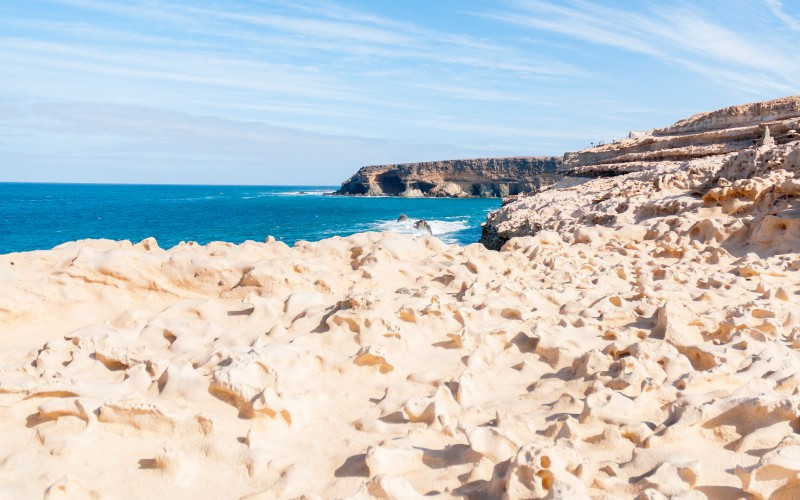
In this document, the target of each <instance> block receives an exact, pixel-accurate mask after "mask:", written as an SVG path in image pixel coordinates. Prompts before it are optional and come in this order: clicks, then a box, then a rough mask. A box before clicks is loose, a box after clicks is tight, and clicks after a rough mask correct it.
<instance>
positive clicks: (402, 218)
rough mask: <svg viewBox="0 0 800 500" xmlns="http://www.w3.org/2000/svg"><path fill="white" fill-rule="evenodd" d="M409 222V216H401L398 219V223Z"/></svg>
mask: <svg viewBox="0 0 800 500" xmlns="http://www.w3.org/2000/svg"><path fill="white" fill-rule="evenodd" d="M407 220H408V215H406V214H400V217H398V218H397V222H403V221H407Z"/></svg>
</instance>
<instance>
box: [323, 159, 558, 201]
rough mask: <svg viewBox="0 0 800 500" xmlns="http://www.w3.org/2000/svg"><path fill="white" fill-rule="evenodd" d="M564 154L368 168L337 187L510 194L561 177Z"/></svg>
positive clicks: (347, 191) (367, 191)
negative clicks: (559, 156)
mask: <svg viewBox="0 0 800 500" xmlns="http://www.w3.org/2000/svg"><path fill="white" fill-rule="evenodd" d="M560 164H561V159H560V158H556V157H549V156H532V157H512V158H475V159H466V160H447V161H432V162H423V163H401V164H396V165H376V166H369V167H363V168H361V169H360V170H359V171H358V172H356V173H355V174H354V175H353V176H352V177H350V178H349V179H347V180H346V181H344V182H343V183H342V187H341V188H340V189H339V190H338V191H337V192H336V193H337V194H344V195H366V196H386V195H388V196H407V197H419V196H431V197H448V198H466V197H486V198H488V197H505V196H509V195H516V194H520V193H531V192H535V191H537V190H538V189H540V188H542V187H543V186H547V185H550V184H552V183H554V182H556V181H557V180H558V179H559V178H560V177H561V175H560V174H559V173H558V172H557V170H558V167H559V166H560Z"/></svg>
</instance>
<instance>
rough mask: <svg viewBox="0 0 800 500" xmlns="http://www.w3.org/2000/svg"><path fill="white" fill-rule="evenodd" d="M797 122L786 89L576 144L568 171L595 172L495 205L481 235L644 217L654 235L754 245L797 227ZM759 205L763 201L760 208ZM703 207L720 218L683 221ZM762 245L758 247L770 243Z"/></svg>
mask: <svg viewBox="0 0 800 500" xmlns="http://www.w3.org/2000/svg"><path fill="white" fill-rule="evenodd" d="M798 129H800V97H786V98H783V99H777V100H774V101H767V102H760V103H753V104H745V105H740V106H732V107H728V108H724V109H721V110H718V111H714V112H709V113H700V114H697V115H694V116H692V117H690V118H687V119H684V120H681V121H678V122H677V123H675V124H674V125H672V126H669V127H666V128H661V129H653V130H650V131H647V132H641V133H631V135H630V137H629V138H628V139H625V140H623V141H619V142H616V143H612V144H607V145H603V146H600V147H595V148H591V149H585V150H583V151H579V152H575V153H567V154H565V155H564V160H563V167H562V168H563V170H564V173H565V175H566V176H568V177H576V178H578V177H582V178H584V179H586V178H595V179H594V180H590V181H588V182H585V183H582V184H580V185H574V184H575V183H574V182H573V183H572V184H573V185H571V186H566V185H563V186H562V185H558V184H557V185H555V186H554V187H552V188H549V189H545V190H542V191H541V192H539V193H536V194H535V195H532V196H526V197H521V198H520V199H517V200H514V201H512V202H511V203H507V204H505V205H504V206H503V207H502V208H501V209H500V210H498V211H495V212H492V213H491V214H489V216H488V220H487V222H486V224H485V225H484V229H483V235H482V237H481V242H482V243H483V244H484V245H486V246H487V247H489V248H495V249H497V248H500V247H501V246H502V245H503V244H504V243H505V242H506V241H508V240H509V239H510V238H512V237H515V236H525V235H532V234H535V233H537V232H539V231H541V230H544V229H551V230H555V231H558V232H559V233H561V234H562V235H566V237H568V238H576V239H581V238H584V236H585V235H578V234H577V233H576V232H577V231H578V227H579V226H581V227H583V228H584V229H581V231H583V232H585V227H586V226H589V227H601V226H602V227H605V228H611V229H619V228H621V227H623V226H626V227H627V226H628V225H635V226H641V228H640V229H642V231H643V233H642V235H645V234H647V235H649V236H648V237H653V238H660V237H665V234H666V233H669V232H671V233H673V234H672V236H670V238H671V239H672V240H675V239H677V238H679V237H680V236H681V235H684V236H687V237H690V238H691V237H693V236H695V235H697V234H700V233H702V236H703V237H704V238H712V237H713V238H716V239H719V240H720V241H722V240H724V241H726V242H731V243H730V244H731V245H733V243H732V242H733V239H735V238H734V236H733V235H737V236H736V238H739V240H742V239H743V241H744V242H745V243H746V247H747V248H749V246H747V245H751V244H752V245H754V244H755V243H754V241H755V240H752V238H756V240H758V241H761V240H764V241H767V240H765V239H764V238H762V236H764V235H765V234H766V233H770V234H772V232H775V231H773V229H774V228H773V226H774V227H784V226H785V227H787V228H794V227H796V224H795V223H794V222H792V221H794V220H795V219H796V215H792V214H793V213H794V211H795V210H797V209H798V208H800V202H798V198H795V197H796V196H798V193H796V192H795V191H796V189H795V188H794V187H793V186H795V185H796V184H797V183H798V182H800V161H798V158H800V134H798V132H797V130H798ZM795 175H798V178H797V179H796V178H795ZM600 177H613V179H599V178H600ZM723 193H729V194H725V195H723ZM770 204H772V205H770ZM756 205H757V206H758V207H760V208H759V209H758V210H755V209H751V207H753V206H756ZM768 205H769V206H768ZM795 205H798V207H795ZM718 211H719V212H721V213H717V212H718ZM699 214H700V215H701V216H702V217H708V218H711V217H714V218H715V222H710V221H709V222H708V223H707V224H705V225H703V226H702V227H700V226H694V225H691V224H690V226H692V227H684V225H685V224H682V221H691V220H694V219H695V218H696V217H697V216H698V215H699ZM689 215H691V216H689ZM665 224H666V225H667V226H668V227H669V230H668V231H667V230H665V229H664V227H662V226H664V225H665ZM768 226H769V227H768ZM658 228H660V229H658ZM770 228H773V229H770ZM637 230H639V229H637ZM662 230H663V231H662ZM787 230H788V229H787ZM708 231H711V233H713V235H711V234H709V235H707V234H706V232H708ZM789 232H791V231H789ZM662 233H664V234H662ZM787 234H788V233H787ZM759 235H760V236H759ZM732 238H733V239H732ZM767 239H769V238H767ZM737 241H738V240H737ZM764 241H762V243H764ZM770 241H772V240H770ZM673 243H674V241H673ZM739 243H741V241H740V242H739ZM670 244H672V243H670ZM774 244H775V245H780V242H777V243H774ZM761 246H763V245H761ZM761 246H759V247H758V250H759V251H764V250H765V249H764V248H761ZM723 248H726V246H725V245H723ZM737 248H739V247H737ZM753 248H756V247H755V246H754V247H753Z"/></svg>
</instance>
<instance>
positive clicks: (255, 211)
mask: <svg viewBox="0 0 800 500" xmlns="http://www.w3.org/2000/svg"><path fill="white" fill-rule="evenodd" d="M337 188H338V186H175V185H110V184H28V183H0V253H10V252H21V251H27V250H44V249H49V248H52V247H54V246H56V245H59V244H61V243H64V242H67V241H73V240H79V239H84V238H109V239H114V240H131V241H133V242H137V241H140V240H142V239H144V238H147V237H150V236H152V237H155V238H156V240H157V241H158V243H159V245H160V246H161V247H162V248H169V247H172V246H174V245H176V244H178V243H179V242H181V241H196V242H198V243H203V244H204V243H208V242H210V241H231V242H234V243H241V242H243V241H246V240H254V241H264V239H265V238H266V237H267V236H268V235H272V236H274V237H275V238H276V239H278V240H281V241H284V242H285V243H287V244H289V245H292V244H294V242H296V241H298V240H306V241H316V240H320V239H324V238H329V237H331V236H336V235H338V236H347V235H350V234H353V233H359V232H364V231H395V232H401V233H412V234H422V233H420V231H418V230H416V229H414V228H413V226H412V224H413V222H414V221H415V220H418V219H425V220H426V221H427V222H428V223H429V224H430V227H431V230H432V232H433V234H434V235H435V236H437V237H439V238H440V239H442V240H443V241H445V242H448V243H458V244H469V243H475V242H477V241H478V238H480V233H481V228H480V225H481V223H482V222H484V221H485V220H486V214H487V213H488V212H489V211H491V210H495V209H497V208H499V207H500V200H499V199H491V198H490V199H478V198H475V199H473V198H470V199H449V198H396V197H344V196H324V193H329V192H331V191H333V190H335V189H337ZM401 214H406V215H407V216H408V217H409V220H407V221H405V222H398V221H397V218H398V217H399V216H400V215H401Z"/></svg>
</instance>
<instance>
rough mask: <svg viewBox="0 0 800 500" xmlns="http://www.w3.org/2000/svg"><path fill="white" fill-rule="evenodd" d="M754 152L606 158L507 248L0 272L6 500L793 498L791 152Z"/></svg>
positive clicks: (90, 247) (798, 385)
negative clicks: (656, 159) (648, 159)
mask: <svg viewBox="0 0 800 500" xmlns="http://www.w3.org/2000/svg"><path fill="white" fill-rule="evenodd" d="M749 109H752V108H749ZM744 113H750V114H751V115H752V113H751V112H750V111H744ZM730 116H735V113H733V114H732V115H730ZM730 116H729V117H727V118H724V120H729V119H732V118H730ZM714 120H717V122H716V123H719V120H723V118H720V117H719V116H717V117H716V118H709V121H710V122H712V123H713V122H714ZM745 122H747V121H746V120H745ZM726 123H730V122H726ZM747 123H750V122H747ZM765 125H766V127H768V128H769V129H770V134H769V135H767V133H766V130H765ZM747 126H748V127H749V126H750V125H747ZM758 130H759V132H760V134H759V135H758V139H757V143H756V144H755V145H752V144H751V145H747V146H746V147H743V148H740V149H738V150H735V151H730V152H722V153H720V154H713V155H705V156H704V157H695V158H688V159H687V158H682V159H675V157H672V158H671V159H662V160H663V161H664V163H662V164H654V163H650V164H646V165H644V164H643V165H642V166H641V168H640V167H635V168H634V167H631V168H629V166H630V165H625V163H635V162H621V161H620V162H616V163H609V162H608V160H609V158H610V157H606V158H604V159H603V161H604V162H605V163H602V165H613V167H607V166H602V167H597V168H596V170H595V171H596V172H601V171H602V172H604V173H603V174H602V175H611V174H614V175H615V176H613V177H600V178H596V179H593V180H589V181H587V182H585V183H583V184H580V185H579V186H573V187H570V188H560V189H549V190H546V191H543V192H542V193H540V194H537V195H536V196H532V197H526V198H523V199H521V200H519V201H516V202H513V203H510V204H508V205H506V206H505V207H503V209H502V210H501V212H499V214H500V215H498V216H497V217H506V218H505V221H513V224H510V225H509V226H508V227H509V228H511V229H509V231H510V233H509V234H508V236H512V235H516V233H514V232H513V231H518V232H519V233H520V234H533V233H535V234H534V235H533V236H530V235H528V236H521V237H514V238H511V239H508V241H506V242H505V243H504V244H503V246H502V250H501V251H499V252H496V251H491V250H488V249H486V248H485V247H484V246H482V245H477V244H475V245H470V246H467V247H458V246H448V245H445V244H444V243H442V242H441V241H439V240H438V239H436V238H434V237H432V236H407V235H396V234H389V233H386V234H378V233H364V234H359V235H355V236H351V237H348V238H332V239H329V240H324V241H321V242H318V243H299V244H298V245H296V246H295V247H293V248H289V247H287V246H286V245H284V244H282V243H280V242H275V241H273V240H268V241H267V242H266V243H253V242H248V243H244V244H242V245H238V246H237V245H232V244H226V243H213V244H210V245H206V246H199V245H194V244H182V245H179V246H177V247H174V248H172V249H169V250H163V249H160V248H159V247H158V245H157V244H156V242H155V241H154V240H152V239H151V240H145V241H143V242H140V243H138V244H135V245H132V244H130V243H127V242H111V241H97V240H95V241H80V242H74V243H68V244H65V245H62V246H60V247H57V248H56V249H53V250H51V251H44V252H30V253H24V254H10V255H3V256H0V286H1V288H0V290H2V293H0V326H2V328H0V332H2V345H0V350H1V354H0V360H2V369H1V370H0V402H1V403H2V404H1V405H0V443H2V446H0V463H2V465H3V466H2V468H0V485H2V486H0V488H1V489H0V491H2V496H5V497H14V498H28V497H37V496H40V495H42V494H43V493H44V495H45V497H47V498H58V497H65V496H66V497H70V498H74V497H77V496H80V495H85V496H94V497H95V498H97V497H112V498H113V497H118V496H125V497H141V498H145V497H146V498H152V497H154V496H155V497H166V496H178V497H188V496H191V497H198V498H199V497H208V498H212V497H225V498H237V497H246V498H297V497H301V496H305V498H317V497H321V498H343V497H353V498H396V499H407V498H422V497H434V498H435V497H438V498H454V497H456V498H513V499H522V498H562V499H575V498H600V499H612V498H637V497H638V498H647V499H661V498H681V499H694V498H755V499H761V498H796V497H798V496H799V495H800V437H798V431H800V352H799V351H798V349H800V253H798V252H800V222H798V221H800V210H799V209H800V203H799V201H800V143H798V142H796V141H794V140H786V138H789V139H791V137H790V135H789V132H788V129H787V132H786V135H781V134H780V133H774V132H776V131H777V128H773V121H769V120H767V121H765V122H764V124H762V125H760V126H759V127H758ZM681 133H682V132H681ZM700 133H705V132H700ZM776 138H777V142H776ZM747 140H750V139H747ZM627 145H628V146H633V143H632V142H629V143H627ZM612 147H613V146H609V147H608V150H610V149H611V148H612ZM618 147H620V148H621V147H623V146H618ZM626 147H627V146H626ZM714 147H716V146H714ZM712 149H713V148H712ZM602 151H606V150H601V151H595V152H592V153H591V154H595V153H599V152H602ZM587 154H588V153H587ZM612 156H613V155H612ZM579 157H580V156H579ZM583 158H586V157H583ZM636 161H639V160H636ZM587 164H588V162H587ZM596 165H600V164H599V163H596ZM582 166H583V165H576V168H578V167H582ZM586 166H588V167H591V165H586ZM645 167H647V168H645ZM590 169H591V168H590ZM609 169H611V171H609ZM582 175H586V172H585V171H583V172H582ZM598 175H600V174H599V173H598ZM504 227H506V226H502V227H500V229H502V228H504ZM512 229H513V231H512Z"/></svg>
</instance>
